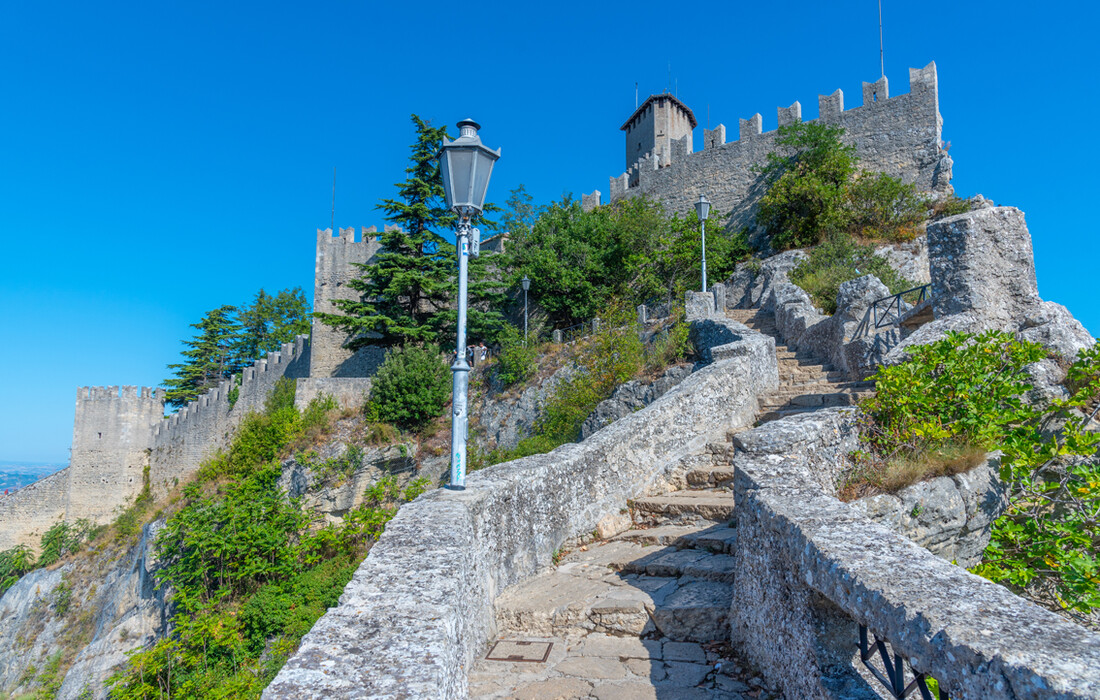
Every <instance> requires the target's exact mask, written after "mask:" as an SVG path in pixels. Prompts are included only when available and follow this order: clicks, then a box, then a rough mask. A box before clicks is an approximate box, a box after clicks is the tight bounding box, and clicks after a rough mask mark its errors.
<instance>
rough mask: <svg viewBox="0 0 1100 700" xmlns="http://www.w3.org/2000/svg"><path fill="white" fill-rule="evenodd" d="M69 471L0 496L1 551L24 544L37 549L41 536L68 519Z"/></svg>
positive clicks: (62, 471)
mask: <svg viewBox="0 0 1100 700" xmlns="http://www.w3.org/2000/svg"><path fill="white" fill-rule="evenodd" d="M68 497H69V469H68V468H67V467H66V468H65V469H62V470H61V471H58V472H55V473H53V474H50V475H49V476H47V477H44V478H42V479H39V480H38V481H36V482H34V483H33V484H29V485H27V486H24V487H23V488H21V489H19V490H18V491H15V492H14V493H12V494H9V495H7V496H2V497H0V551H3V550H5V549H11V548H12V547H17V546H19V545H21V544H25V545H27V546H28V547H31V548H32V549H34V550H35V551H37V550H38V545H39V539H40V538H41V537H42V533H44V532H45V531H46V530H48V529H49V528H50V526H51V525H53V524H54V523H56V522H57V521H59V520H63V519H64V518H65V504H66V502H67V500H68Z"/></svg>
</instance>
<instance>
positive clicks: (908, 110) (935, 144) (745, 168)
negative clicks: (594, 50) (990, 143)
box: [582, 62, 951, 229]
mask: <svg viewBox="0 0 1100 700" xmlns="http://www.w3.org/2000/svg"><path fill="white" fill-rule="evenodd" d="M818 110H819V116H818V118H817V119H815V120H812V121H813V122H816V123H827V124H835V125H837V126H840V127H842V128H843V129H844V136H843V140H844V141H845V142H846V143H849V144H851V145H853V146H855V148H856V153H857V154H858V155H859V157H860V167H862V168H864V169H867V170H876V171H882V172H885V173H887V174H889V175H893V176H894V177H898V178H901V179H902V180H904V181H905V182H909V183H914V184H915V185H917V187H918V188H920V189H922V190H925V191H944V192H949V191H951V189H950V180H951V159H950V157H949V156H948V155H947V152H946V151H945V150H944V149H943V145H942V143H941V127H942V123H943V121H942V118H941V117H940V112H939V91H938V83H937V76H936V64H935V63H934V62H933V63H929V64H928V65H927V66H925V67H924V68H919V69H918V68H910V69H909V92H908V93H907V94H903V95H897V96H895V97H890V95H889V85H888V82H887V79H886V78H885V77H882V78H881V79H879V80H878V81H876V82H873V83H863V104H862V105H861V106H859V107H856V108H854V109H849V110H845V109H844V93H843V92H842V91H840V90H837V91H836V92H834V93H833V94H831V95H820V96H819V97H818ZM801 118H802V105H801V104H800V103H798V102H795V103H794V104H792V105H791V106H790V107H780V108H779V109H778V125H779V126H784V125H786V124H791V123H793V122H796V121H798V120H800V119H801ZM703 134H704V135H703V150H702V151H698V152H695V153H692V152H691V141H690V134H688V135H687V136H686V137H681V138H680V139H678V140H673V141H672V142H671V143H670V144H669V147H668V152H667V154H666V153H658V152H649V153H646V154H645V155H643V156H642V157H641V158H640V159H638V160H637V161H636V162H635V164H634V166H633V167H631V168H629V169H628V170H627V171H626V172H625V173H623V174H622V175H619V176H618V177H613V178H611V181H610V201H612V202H615V201H617V200H619V199H622V198H623V197H636V196H639V195H645V196H647V197H651V198H653V199H656V200H659V201H660V202H662V203H663V204H664V205H665V207H666V208H667V209H668V210H669V211H673V212H678V213H681V214H683V213H688V212H690V211H692V209H693V206H694V203H695V202H696V201H697V200H698V199H699V195H700V194H705V195H706V196H707V198H708V199H710V201H711V203H712V206H713V210H712V211H713V215H714V216H716V217H718V216H720V217H721V219H720V221H722V223H723V224H726V225H727V226H729V227H731V228H734V229H740V228H741V227H743V226H748V225H751V224H752V222H753V217H754V215H755V203H756V201H757V200H758V199H759V197H760V195H762V194H763V190H764V184H765V183H764V177H763V175H762V174H761V173H760V172H757V171H755V170H754V168H755V167H757V166H762V165H764V164H765V163H766V162H767V156H768V154H769V153H773V152H775V151H776V148H777V147H776V143H775V141H776V137H777V136H778V131H768V132H764V131H763V119H762V117H761V116H760V114H754V115H753V116H752V117H750V118H749V119H741V120H740V124H739V128H738V139H737V140H736V141H731V142H728V143H727V142H726V127H725V125H723V124H719V125H718V126H716V127H715V128H714V129H704V131H703ZM635 140H636V139H635ZM630 145H631V142H630V139H628V143H627V147H628V153H627V158H628V161H629V160H630V158H631V153H630V152H629V147H630ZM599 203H600V193H599V192H598V191H597V192H595V193H593V194H590V195H584V197H583V198H582V204H583V205H584V206H585V207H586V208H591V207H592V206H596V205H598V204H599Z"/></svg>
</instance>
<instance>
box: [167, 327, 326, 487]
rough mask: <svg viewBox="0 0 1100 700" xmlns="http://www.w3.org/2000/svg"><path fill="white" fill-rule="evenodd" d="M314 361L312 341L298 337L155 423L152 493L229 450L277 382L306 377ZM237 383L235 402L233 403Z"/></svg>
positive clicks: (173, 484)
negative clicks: (247, 418) (243, 422)
mask: <svg viewBox="0 0 1100 700" xmlns="http://www.w3.org/2000/svg"><path fill="white" fill-rule="evenodd" d="M310 356H311V352H310V344H309V339H308V337H307V336H304V335H300V336H298V338H297V340H295V342H293V343H284V344H283V346H282V349H281V350H280V351H279V352H272V353H268V355H267V357H265V358H262V359H259V360H256V362H255V363H254V364H253V365H252V366H251V367H246V368H245V369H244V371H243V372H242V373H241V374H240V375H239V376H238V375H234V377H232V378H231V379H227V380H225V381H223V382H222V383H221V384H219V385H218V386H217V387H215V388H214V389H211V390H210V391H208V392H206V393H205V394H203V395H202V396H200V397H199V398H198V399H196V400H194V401H192V402H191V403H189V404H187V405H186V406H184V407H183V408H181V409H180V410H178V411H176V413H174V414H173V415H172V416H171V417H170V418H168V419H165V420H161V421H160V422H159V423H157V425H156V426H155V427H154V429H153V436H152V437H153V441H152V445H153V447H152V453H151V458H150V469H149V482H150V484H151V486H152V487H153V490H154V492H156V493H164V492H165V491H166V490H168V489H170V488H172V487H173V486H175V485H176V484H178V483H180V482H182V481H184V480H185V479H186V477H188V476H189V475H191V474H192V473H194V472H195V471H196V470H197V469H198V468H199V465H200V464H202V461H203V460H204V459H206V458H207V457H209V456H211V455H212V454H213V453H214V452H215V451H216V450H217V449H219V448H221V447H225V446H227V445H228V444H229V441H230V439H231V438H232V437H233V433H234V431H235V429H236V427H237V426H238V425H239V424H240V422H241V420H242V419H243V418H244V417H245V416H246V415H248V413H249V412H250V411H262V410H263V408H264V403H265V402H266V401H267V397H268V396H269V395H270V394H271V389H272V388H273V387H274V386H275V382H277V381H278V380H279V379H281V378H282V377H287V378H291V379H298V378H301V377H305V376H307V375H308V370H309V362H310ZM238 382H239V384H238ZM235 384H236V385H237V387H236V389H237V391H236V393H237V399H236V401H235V402H233V403H232V404H231V403H230V399H231V394H232V392H233V389H234V385H235Z"/></svg>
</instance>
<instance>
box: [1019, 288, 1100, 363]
mask: <svg viewBox="0 0 1100 700" xmlns="http://www.w3.org/2000/svg"><path fill="white" fill-rule="evenodd" d="M1021 326H1022V330H1021V331H1020V337H1021V338H1023V339H1024V340H1030V341H1032V342H1036V343H1041V344H1042V345H1043V346H1044V347H1046V348H1047V349H1049V350H1053V351H1055V352H1057V353H1058V354H1060V355H1062V357H1065V358H1067V359H1073V358H1074V357H1076V356H1077V352H1078V351H1079V350H1083V349H1085V348H1090V347H1092V346H1093V344H1095V343H1096V339H1095V338H1093V337H1092V336H1091V335H1089V332H1088V331H1086V330H1085V327H1084V326H1082V325H1081V322H1080V321H1078V320H1077V319H1075V318H1074V317H1073V314H1071V313H1070V312H1069V309H1067V308H1066V307H1064V306H1062V305H1061V304H1056V303H1054V302H1052V301H1044V302H1042V303H1040V304H1039V306H1038V308H1035V309H1033V310H1031V312H1030V313H1028V314H1027V315H1026V316H1024V318H1023V319H1022V321H1021Z"/></svg>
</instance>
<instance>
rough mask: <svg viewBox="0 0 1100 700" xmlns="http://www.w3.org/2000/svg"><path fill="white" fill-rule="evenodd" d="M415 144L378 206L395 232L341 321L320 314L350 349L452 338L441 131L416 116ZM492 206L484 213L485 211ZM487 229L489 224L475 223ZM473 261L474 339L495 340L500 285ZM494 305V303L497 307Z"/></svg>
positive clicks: (342, 304)
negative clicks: (391, 191) (400, 176)
mask: <svg viewBox="0 0 1100 700" xmlns="http://www.w3.org/2000/svg"><path fill="white" fill-rule="evenodd" d="M412 121H413V124H414V126H415V127H416V132H417V138H416V142H415V143H414V144H413V145H412V153H411V155H410V161H411V162H410V164H409V167H408V168H406V170H405V174H406V179H405V180H404V181H403V182H399V183H397V184H396V187H397V194H398V196H397V197H396V198H392V199H384V200H382V202H381V204H379V205H378V207H379V209H381V210H382V211H383V212H384V213H385V215H386V220H387V221H390V222H391V223H394V224H396V225H397V226H396V228H392V229H390V230H388V231H385V232H384V233H383V234H382V235H381V244H382V247H381V249H380V251H379V252H378V253H377V255H376V256H375V260H374V261H372V262H371V263H369V264H361V265H358V267H359V270H360V275H359V277H357V278H356V279H354V280H352V281H351V282H350V283H349V285H348V286H349V287H351V288H352V289H354V290H355V291H357V292H359V294H360V297H359V298H358V299H350V300H338V301H336V302H335V304H336V306H337V308H338V309H339V310H340V312H341V313H319V314H317V316H318V318H320V319H321V321H322V322H324V323H326V324H328V325H330V326H333V327H336V328H340V329H342V330H344V331H347V332H348V333H350V334H352V335H353V339H352V340H351V341H350V342H349V343H348V347H349V348H352V349H355V348H360V347H363V346H365V345H390V346H392V345H402V344H405V343H440V342H444V341H446V340H449V339H453V338H454V334H455V332H454V330H453V329H454V327H455V326H454V324H455V318H456V314H455V312H454V310H453V309H451V308H450V307H451V305H452V304H453V302H454V299H455V297H456V289H457V279H456V274H455V268H456V258H455V246H454V243H452V242H451V241H449V240H448V239H447V238H444V236H443V235H442V234H441V233H440V232H441V231H446V230H448V229H449V228H450V227H451V226H452V225H453V224H454V219H455V217H454V214H452V213H451V212H450V211H448V210H447V208H446V203H445V201H444V196H443V178H442V176H441V174H440V170H439V157H438V154H439V150H440V147H441V146H442V143H443V137H444V136H446V135H447V129H446V128H445V127H433V126H432V125H431V124H430V123H429V122H427V121H425V120H423V119H421V118H420V117H418V116H416V115H415V114H414V115H413V116H412ZM491 209H492V206H491V205H487V206H486V210H491ZM475 223H478V224H479V225H482V226H484V227H486V228H488V227H489V226H491V225H492V224H491V223H490V222H487V221H484V220H482V221H479V222H475ZM476 261H477V259H473V260H472V261H471V264H470V269H469V279H470V289H469V294H470V313H469V321H470V326H471V331H472V332H476V333H478V334H482V335H486V336H492V335H493V334H494V332H495V331H496V330H497V329H498V327H499V326H500V324H501V323H502V317H501V315H500V312H499V306H497V304H498V303H499V301H500V298H499V297H497V296H494V295H499V294H500V286H501V285H500V284H499V283H496V282H493V281H491V280H488V279H487V275H486V272H487V266H486V264H485V263H484V261H482V262H480V263H479V262H476ZM494 302H495V303H494Z"/></svg>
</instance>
